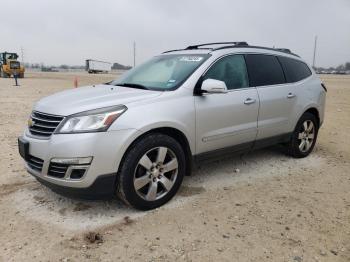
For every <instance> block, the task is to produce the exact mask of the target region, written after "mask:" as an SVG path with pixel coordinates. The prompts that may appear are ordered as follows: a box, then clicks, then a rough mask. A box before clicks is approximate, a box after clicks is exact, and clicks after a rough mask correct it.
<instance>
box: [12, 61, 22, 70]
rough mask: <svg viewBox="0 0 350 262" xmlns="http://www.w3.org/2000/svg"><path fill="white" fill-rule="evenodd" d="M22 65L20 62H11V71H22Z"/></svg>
mask: <svg viewBox="0 0 350 262" xmlns="http://www.w3.org/2000/svg"><path fill="white" fill-rule="evenodd" d="M20 68H21V66H20V63H19V62H18V61H11V62H10V69H20Z"/></svg>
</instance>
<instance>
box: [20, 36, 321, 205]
mask: <svg viewBox="0 0 350 262" xmlns="http://www.w3.org/2000/svg"><path fill="white" fill-rule="evenodd" d="M326 91H327V90H326V87H325V86H324V85H323V84H322V83H321V81H320V79H319V78H318V77H317V76H316V74H315V72H314V71H313V70H312V69H311V68H310V67H309V66H308V65H307V64H306V63H305V62H304V61H303V60H302V59H300V58H299V56H297V55H295V54H293V53H291V52H290V50H288V49H275V48H265V47H258V46H250V45H248V44H247V43H246V42H229V43H214V44H205V45H194V46H189V47H187V48H185V49H181V50H174V51H168V52H165V53H163V54H161V55H158V56H156V57H154V58H152V59H151V60H149V61H148V62H146V63H144V64H142V65H140V66H138V67H136V68H134V69H133V70H131V71H129V72H127V73H126V74H125V75H123V76H122V77H121V78H120V79H118V80H115V81H112V82H110V83H106V84H101V85H95V86H90V87H83V88H78V89H72V90H68V91H63V92H60V93H57V94H54V95H52V96H49V97H46V98H43V99H42V100H40V101H39V102H38V103H37V104H36V105H35V106H34V109H33V112H32V114H31V116H30V118H29V121H28V128H27V129H26V130H25V132H24V134H23V136H21V137H20V138H19V141H18V142H19V151H20V154H21V156H22V157H23V158H24V159H25V163H26V168H27V170H28V172H29V173H30V174H32V175H33V176H34V177H35V178H36V179H37V180H38V181H40V182H41V183H43V184H45V185H47V186H48V187H50V188H51V189H52V190H54V191H57V192H59V193H63V194H65V195H73V196H80V197H85V198H101V197H103V198H104V197H107V196H113V195H114V194H118V195H119V197H120V198H121V199H122V200H123V201H124V202H126V203H127V204H129V205H131V206H133V207H135V208H138V209H142V210H147V209H152V208H156V207H159V206H161V205H163V204H164V203H166V202H167V201H169V200H170V199H171V198H172V197H173V196H174V195H175V193H176V192H177V191H178V189H179V187H180V184H181V182H182V180H183V177H184V175H189V174H190V173H191V166H192V163H193V161H192V160H200V159H204V158H207V157H209V156H213V155H218V154H219V155H224V154H225V155H226V154H227V153H231V152H238V151H240V152H241V151H246V150H252V149H256V148H260V147H265V146H269V145H272V144H277V143H280V144H285V145H286V148H287V151H288V153H289V154H290V155H291V156H293V157H298V158H300V157H305V156H307V155H308V154H310V152H311V151H312V149H313V147H314V145H315V142H316V138H317V132H318V129H319V127H320V126H321V125H322V122H323V119H324V109H325V97H326Z"/></svg>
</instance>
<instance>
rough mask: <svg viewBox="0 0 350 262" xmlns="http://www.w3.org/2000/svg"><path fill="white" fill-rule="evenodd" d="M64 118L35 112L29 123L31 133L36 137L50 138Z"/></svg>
mask: <svg viewBox="0 0 350 262" xmlns="http://www.w3.org/2000/svg"><path fill="white" fill-rule="evenodd" d="M63 118H64V117H63V116H56V115H50V114H45V113H41V112H37V111H33V112H32V114H31V116H30V121H29V132H30V133H31V134H32V135H36V136H43V137H50V136H51V135H52V133H53V132H54V131H55V130H56V128H57V126H58V125H59V124H60V123H61V121H62V120H63Z"/></svg>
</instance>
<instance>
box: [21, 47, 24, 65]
mask: <svg viewBox="0 0 350 262" xmlns="http://www.w3.org/2000/svg"><path fill="white" fill-rule="evenodd" d="M21 58H22V64H24V49H23V47H22V46H21Z"/></svg>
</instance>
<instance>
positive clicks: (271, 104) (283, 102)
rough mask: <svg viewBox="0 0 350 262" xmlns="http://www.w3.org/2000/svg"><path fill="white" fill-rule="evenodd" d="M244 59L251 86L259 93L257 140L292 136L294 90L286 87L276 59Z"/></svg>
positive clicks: (251, 56) (261, 56)
mask: <svg viewBox="0 0 350 262" xmlns="http://www.w3.org/2000/svg"><path fill="white" fill-rule="evenodd" d="M245 58H246V62H247V67H248V73H249V79H250V86H252V87H255V88H256V89H257V90H258V94H259V98H260V108H259V117H258V135H257V140H260V139H265V138H270V137H275V136H279V135H283V134H286V133H289V132H290V127H291V124H292V119H293V117H292V115H293V112H294V111H295V110H294V108H295V106H296V90H295V86H294V85H291V84H286V79H285V75H284V72H283V69H282V66H281V64H280V62H279V60H278V59H277V57H276V56H274V55H267V54H247V55H246V57H245Z"/></svg>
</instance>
